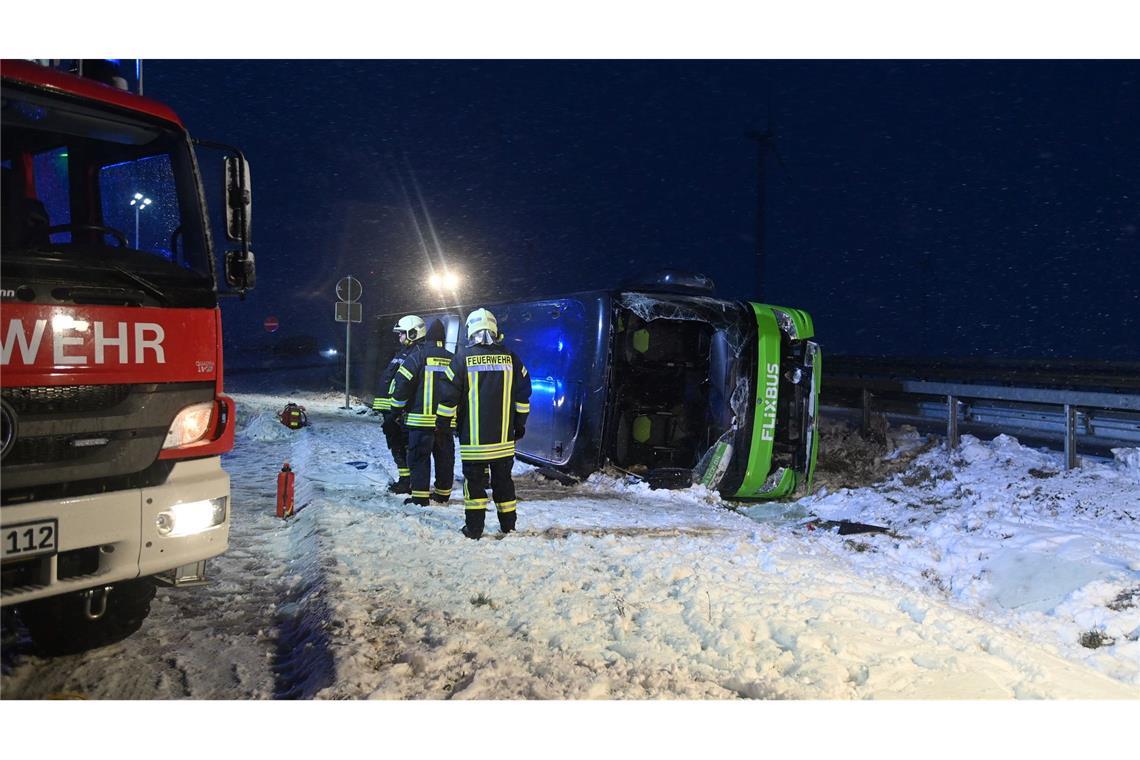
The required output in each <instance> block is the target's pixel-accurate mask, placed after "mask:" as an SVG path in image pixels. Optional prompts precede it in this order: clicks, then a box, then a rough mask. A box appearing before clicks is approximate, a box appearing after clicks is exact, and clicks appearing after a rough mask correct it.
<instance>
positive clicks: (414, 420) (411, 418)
mask: <svg viewBox="0 0 1140 760" xmlns="http://www.w3.org/2000/svg"><path fill="white" fill-rule="evenodd" d="M406 422H407V424H408V425H409V426H411V427H435V415H434V414H417V413H415V412H408V417H407V420H406Z"/></svg>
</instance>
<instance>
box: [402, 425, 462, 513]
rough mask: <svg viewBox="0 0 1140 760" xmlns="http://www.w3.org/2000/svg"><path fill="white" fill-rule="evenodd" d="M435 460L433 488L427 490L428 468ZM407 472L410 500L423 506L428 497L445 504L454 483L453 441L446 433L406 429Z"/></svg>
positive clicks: (429, 477) (429, 476) (448, 431)
mask: <svg viewBox="0 0 1140 760" xmlns="http://www.w3.org/2000/svg"><path fill="white" fill-rule="evenodd" d="M433 459H434V460H435V488H434V489H432V488H431V465H432V460H433ZM408 469H409V470H411V473H412V475H411V477H412V498H413V499H415V500H416V501H417V503H422V504H427V500H428V497H432V496H434V497H435V499H436V501H446V500H447V499H448V498H450V496H451V486H452V484H453V483H454V482H455V439H454V438H452V437H451V431H450V430H439V429H437V428H434V427H430V428H418V427H410V428H408Z"/></svg>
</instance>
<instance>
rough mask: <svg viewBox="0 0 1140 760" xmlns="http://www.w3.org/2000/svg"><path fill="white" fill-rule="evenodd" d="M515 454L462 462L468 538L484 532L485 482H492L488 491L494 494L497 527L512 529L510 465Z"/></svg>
mask: <svg viewBox="0 0 1140 760" xmlns="http://www.w3.org/2000/svg"><path fill="white" fill-rule="evenodd" d="M514 463H515V458H514V457H513V456H511V457H503V458H502V459H491V460H488V461H483V462H464V463H463V512H464V518H465V519H464V522H465V523H466V529H465V531H464V532H465V534H466V535H467V537H468V538H478V537H479V536H481V535H483V525H484V523H485V521H486V518H487V504H488V503H489V502H488V500H487V485H488V482H489V483H490V485H491V495H492V496H493V497H494V498H495V510H496V511H497V513H498V516H499V529H500V530H501V531H503V533H510V532H511V531H512V530H514V529H515V519H516V517H517V515H516V513H515V505H516V504H517V501H516V499H515V481H514V480H513V479H512V478H511V468H512V467H513V466H514Z"/></svg>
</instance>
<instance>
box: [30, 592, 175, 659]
mask: <svg viewBox="0 0 1140 760" xmlns="http://www.w3.org/2000/svg"><path fill="white" fill-rule="evenodd" d="M154 593H155V589H154V581H153V580H152V579H150V578H138V579H136V580H131V581H123V582H121V583H116V584H114V587H113V588H112V589H111V593H110V595H109V596H108V597H107V611H106V612H104V613H103V615H102V617H100V618H99V619H98V620H88V619H87V615H86V614H85V610H84V600H83V596H82V592H74V593H70V594H61V595H59V596H53V597H50V598H48V599H38V600H36V601H34V602H26V603H24V604H21V605H20V606H19V607H18V608H17V610H18V611H19V616H20V620H21V621H23V623H24V625H25V626H26V627H27V629H28V633H29V635H30V636H31V638H32V644H33V645H34V647H35V651H36V654H39V655H42V656H44V657H54V656H58V655H65V654H77V653H79V652H85V651H87V650H89V649H96V648H98V647H103V646H107V645H108V644H114V643H115V642H117V641H122V640H123V639H125V638H127V637H128V636H130V635H131V634H132V633H134V632H135V631H137V630H138V629H139V628H141V627H142V624H143V620H145V619H146V616H147V615H148V614H150V601H151V600H152V599H154Z"/></svg>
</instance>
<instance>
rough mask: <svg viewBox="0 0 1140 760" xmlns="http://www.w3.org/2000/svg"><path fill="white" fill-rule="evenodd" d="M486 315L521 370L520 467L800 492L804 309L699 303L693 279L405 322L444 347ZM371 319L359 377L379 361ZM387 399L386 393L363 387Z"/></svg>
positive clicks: (805, 442) (703, 286)
mask: <svg viewBox="0 0 1140 760" xmlns="http://www.w3.org/2000/svg"><path fill="white" fill-rule="evenodd" d="M479 306H486V307H487V308H489V309H490V310H491V311H492V312H494V313H495V315H496V317H497V318H498V323H499V331H500V333H501V334H502V337H503V342H504V344H505V345H507V346H508V347H509V348H510V349H511V350H513V351H514V352H515V353H516V354H518V356H519V357H521V358H522V360H523V361H524V362H525V363H526V366H527V368H528V369H529V370H530V375H531V385H532V389H533V391H532V396H531V402H530V407H531V411H530V419H529V421H528V423H527V432H526V437H525V438H524V439H523V440H522V441H520V442H519V444H518V446H517V456H518V458H519V459H521V460H523V461H525V462H528V463H530V464H534V465H538V466H540V467H541V466H545V467H551V468H554V469H556V470H560V471H562V472H566V473H570V474H573V475H576V476H585V475H588V474H589V473H590V472H593V471H596V470H600V469H602V468H604V467H606V466H613V467H616V468H618V469H620V470H623V471H626V472H629V473H633V474H635V475H638V476H639V477H642V478H644V479H645V480H647V481H648V482H649V484H650V485H651V486H653V487H674V488H683V487H687V486H689V485H691V484H693V483H702V484H704V485H705V486H707V487H709V488H710V489H715V490H717V491H719V492H720V493H721V495H722V496H724V497H726V498H730V499H775V498H781V497H784V496H787V495H789V494H792V493H793V492H794V491H796V489H797V488H798V487H801V486H802V487H805V488H810V485H811V479H812V474H813V471H814V468H815V461H816V454H817V448H818V443H819V433H818V429H817V424H816V423H817V415H818V406H819V387H820V369H821V353H820V349H819V346H818V345H817V344H816V343H815V342H813V341H812V340H811V338H812V337H813V336H814V332H813V325H812V320H811V317H810V316H809V315H808V314H806V313H805V312H803V311H800V310H797V309H789V308H784V307H780V306H770V305H767V304H759V303H750V302H739V301H729V300H724V299H719V298H714V297H712V296H711V282H709V281H708V280H706V279H704V278H700V277H699V276H698V277H697V278H695V279H694V278H689V279H688V280H686V279H684V278H683V277H678V276H676V275H674V274H666V275H664V276H662V277H661V278H659V279H658V280H657V281H656V282H655V283H654V284H651V285H647V286H644V287H637V288H631V289H623V290H617V291H590V292H584V293H574V294H571V295H566V296H561V297H556V298H544V299H541V300H535V301H525V302H507V303H487V304H473V305H470V306H460V307H456V308H453V309H429V310H425V311H419V312H416V313H418V314H419V315H420V316H422V317H423V318H424V319H425V320H426V321H428V322H430V321H431V320H432V319H442V320H443V322H444V325H445V327H446V333H447V341H448V348H450V349H452V350H454V349H455V346H456V342H457V341H459V340H463V339H464V338H466V336H463V335H461V334H460V330H461V328H462V325H463V324H464V319H465V318H466V316H467V313H468V312H469V311H471V310H473V309H475V308H477V307H479ZM400 316H401V315H400V314H393V315H386V316H382V317H379V318H378V319H377V321H376V323H375V330H376V332H375V338H374V340H373V341H372V343H373V344H374V345H382V346H383V347H384V349H383V350H373V351H371V352H370V353H371V354H372V356H371V361H369V362H368V365H369V368H370V371H371V372H372V377H374V378H376V377H379V374H380V371H381V370H382V368H383V366H384V365H385V364H386V363H387V361H388V360H389V359H390V358H391V355H392V353H393V351H394V350H395V347H396V346H395V342H394V341H393V340H392V338H391V335H392V333H391V327H392V324H394V323H395V322H396V320H397V319H398V318H399V317H400ZM374 390H375V393H376V395H378V396H381V395H386V394H385V392H384V391H385V389H379V388H377V389H374Z"/></svg>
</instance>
